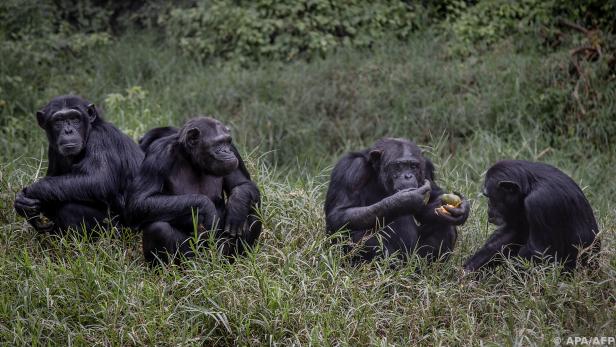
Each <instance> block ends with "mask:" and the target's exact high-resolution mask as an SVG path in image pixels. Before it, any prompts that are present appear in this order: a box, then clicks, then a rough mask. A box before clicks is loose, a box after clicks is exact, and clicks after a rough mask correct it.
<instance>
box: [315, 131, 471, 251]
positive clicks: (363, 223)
mask: <svg viewBox="0 0 616 347" xmlns="http://www.w3.org/2000/svg"><path fill="white" fill-rule="evenodd" d="M428 193H429V194H430V196H429V201H428V203H427V204H426V203H425V200H424V196H425V195H426V194H428ZM442 193H443V191H442V190H441V189H440V188H439V187H438V186H437V185H436V183H435V182H434V165H433V164H432V162H431V161H430V160H429V159H427V158H425V157H424V156H423V155H422V153H421V150H420V149H419V147H417V145H415V144H414V143H413V142H410V141H408V140H404V139H394V138H383V139H380V140H378V141H377V142H376V143H375V144H374V145H373V146H372V147H371V148H368V149H365V150H362V151H360V152H355V153H349V154H347V155H345V156H344V157H343V158H342V159H341V160H340V161H339V162H338V164H337V165H336V167H335V168H334V170H333V172H332V175H331V180H330V183H329V189H328V191H327V198H326V201H325V215H326V220H327V230H328V232H329V233H334V232H336V231H338V230H340V229H342V228H347V229H349V230H350V234H349V236H350V239H351V241H352V245H353V246H350V247H346V250H347V251H349V252H351V251H353V249H355V247H360V248H358V249H357V250H356V252H357V253H355V254H356V255H355V256H354V257H353V261H354V262H358V261H364V260H371V259H372V258H374V257H375V256H377V255H389V254H392V253H394V252H398V256H399V257H400V258H401V259H406V257H407V256H408V255H409V254H410V252H413V251H416V252H417V253H418V254H419V255H420V256H423V257H427V258H428V259H429V260H436V259H438V258H440V257H441V256H446V255H447V254H448V253H450V252H451V251H452V250H453V247H454V245H455V242H456V239H457V230H456V228H455V225H461V224H463V223H464V222H465V221H466V219H467V218H468V214H469V210H470V206H469V203H468V200H466V199H462V200H463V201H462V205H461V206H459V207H458V208H450V207H447V208H446V209H447V210H448V211H449V213H450V214H449V215H441V214H436V213H435V208H437V207H439V206H441V205H442V202H441V199H440V195H441V194H442Z"/></svg>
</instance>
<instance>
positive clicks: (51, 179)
mask: <svg viewBox="0 0 616 347" xmlns="http://www.w3.org/2000/svg"><path fill="white" fill-rule="evenodd" d="M119 168H120V163H119V162H118V160H117V159H115V158H112V157H110V156H107V155H105V154H102V153H101V152H100V151H99V152H98V153H96V151H92V153H90V154H89V155H88V156H87V157H85V158H84V159H83V160H82V162H80V163H79V164H76V165H74V172H73V173H69V174H66V175H61V176H46V177H43V178H42V179H40V180H39V181H37V182H35V183H34V184H32V185H30V186H29V187H27V188H25V189H24V194H25V195H26V196H27V197H29V198H33V199H38V200H40V201H41V202H43V203H48V202H65V201H90V202H96V201H110V200H111V199H112V197H113V196H114V195H116V194H118V192H117V186H118V184H117V182H115V179H116V177H117V176H118V175H117V173H116V170H118V169H119Z"/></svg>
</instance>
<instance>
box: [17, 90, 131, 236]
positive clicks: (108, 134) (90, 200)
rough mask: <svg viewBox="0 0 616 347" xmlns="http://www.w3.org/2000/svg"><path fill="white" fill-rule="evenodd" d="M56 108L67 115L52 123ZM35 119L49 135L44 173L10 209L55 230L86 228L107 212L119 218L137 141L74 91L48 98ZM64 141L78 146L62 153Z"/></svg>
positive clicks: (48, 228) (92, 226)
mask: <svg viewBox="0 0 616 347" xmlns="http://www.w3.org/2000/svg"><path fill="white" fill-rule="evenodd" d="M59 114H71V115H72V116H73V120H72V121H65V122H64V123H62V122H60V123H62V124H63V125H62V124H60V125H58V124H54V121H53V120H52V118H53V119H56V118H55V117H56V116H57V115H59ZM37 120H38V122H39V125H40V126H41V127H42V128H43V129H45V131H46V133H47V137H48V139H49V146H48V168H47V175H46V176H45V177H44V178H42V179H40V180H39V181H37V182H35V183H34V184H32V185H30V186H28V187H26V188H24V190H23V191H22V192H21V193H19V194H18V196H17V198H16V201H15V209H16V211H17V212H18V213H19V214H21V215H22V216H25V217H27V218H28V219H29V221H30V223H31V224H32V225H33V226H34V227H35V228H36V229H38V230H39V231H54V232H59V231H63V230H66V229H67V228H69V227H74V228H77V227H79V226H80V225H81V223H84V224H85V226H86V229H88V230H91V229H92V228H94V227H95V226H96V224H97V223H100V222H102V221H103V219H104V218H106V217H108V216H111V217H115V216H119V217H120V218H119V220H117V219H116V222H123V221H125V217H126V216H125V215H124V214H123V211H124V208H125V191H126V188H127V186H128V185H129V183H130V182H131V181H132V179H133V177H134V176H135V174H136V173H137V170H138V168H139V165H140V164H141V161H142V160H143V152H142V151H141V150H140V149H139V146H137V144H136V143H135V142H133V141H132V140H131V139H130V138H129V137H128V136H126V135H125V134H123V133H122V132H121V131H120V130H118V129H117V128H116V127H115V126H113V125H112V124H111V123H108V122H106V121H105V120H104V119H103V118H102V117H101V115H100V112H99V111H98V110H97V109H96V108H95V107H94V105H92V104H91V103H90V102H89V101H87V100H85V99H83V98H81V97H79V96H59V97H56V98H54V99H52V100H51V101H50V102H49V103H48V104H47V105H46V106H45V107H44V108H43V109H42V110H41V111H39V112H37ZM71 122H72V123H71ZM56 123H57V122H56ZM66 141H69V142H71V143H73V144H81V145H82V146H81V147H80V146H78V145H75V146H73V147H71V150H70V154H67V152H66V151H67V150H62V146H61V145H58V144H62V143H65V142H66ZM73 152H75V153H73ZM41 214H42V215H43V216H45V217H46V218H48V219H49V220H50V221H51V223H46V222H44V221H42V218H39V217H40V216H41Z"/></svg>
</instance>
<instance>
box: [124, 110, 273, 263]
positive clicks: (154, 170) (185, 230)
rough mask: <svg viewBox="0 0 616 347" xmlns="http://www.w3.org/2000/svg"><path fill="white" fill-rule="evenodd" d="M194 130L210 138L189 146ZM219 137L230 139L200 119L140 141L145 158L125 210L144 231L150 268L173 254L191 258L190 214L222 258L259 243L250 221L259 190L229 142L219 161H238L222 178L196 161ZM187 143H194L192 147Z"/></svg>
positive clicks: (154, 132)
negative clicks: (211, 238)
mask: <svg viewBox="0 0 616 347" xmlns="http://www.w3.org/2000/svg"><path fill="white" fill-rule="evenodd" d="M194 128H199V129H201V131H202V132H203V133H206V132H209V134H210V135H207V136H205V137H202V138H201V140H190V138H189V137H190V130H191V129H194ZM220 136H222V137H228V130H227V129H226V127H224V126H223V125H222V124H221V123H220V122H218V121H216V120H214V119H211V118H205V117H201V118H195V119H192V120H189V121H188V122H187V123H186V125H185V126H184V127H183V128H182V129H177V128H170V127H166V128H156V129H152V130H151V131H149V132H148V133H147V134H146V135H144V136H143V138H142V139H141V141H140V144H141V146H142V148H143V149H144V150H145V151H146V157H145V159H144V161H143V165H142V167H141V170H140V173H139V175H138V177H137V179H136V180H135V181H134V184H133V185H132V187H131V189H130V208H129V209H130V211H131V215H132V216H133V218H134V220H135V223H139V225H140V226H141V228H142V229H143V247H144V256H145V258H146V260H147V261H148V262H150V263H154V262H155V261H156V257H160V258H161V259H163V260H166V259H167V253H170V254H173V253H175V252H176V251H179V253H181V254H183V255H186V256H190V255H191V251H190V247H189V246H188V242H187V241H188V240H189V239H190V237H191V236H192V235H193V234H194V231H195V228H194V225H193V217H192V216H193V213H194V212H197V216H196V217H197V224H198V232H207V231H210V230H214V232H215V236H216V238H217V239H218V240H219V241H220V245H221V247H222V248H223V253H225V254H241V253H243V252H244V246H245V245H248V246H251V245H253V244H254V243H255V242H256V240H257V238H258V237H259V234H260V233H261V223H260V221H259V220H258V219H257V218H256V217H255V216H254V212H255V211H254V209H255V208H256V207H257V206H258V205H259V203H260V194H259V190H258V188H257V186H256V185H255V184H254V183H253V182H252V181H251V180H250V174H249V173H248V170H247V169H246V166H245V165H244V162H243V161H242V159H241V157H240V155H239V153H238V152H237V150H236V149H235V147H234V146H233V144H231V142H230V137H228V139H227V141H229V142H228V143H227V145H228V149H229V150H230V153H229V152H227V155H226V157H225V158H223V161H224V160H234V159H236V160H237V161H236V163H237V166H236V167H235V169H232V170H231V171H230V172H228V173H225V174H222V175H221V174H218V173H215V172H213V171H212V170H210V167H211V165H213V162H212V160H211V159H205V158H204V159H203V160H198V159H195V158H197V157H195V156H196V155H198V153H197V152H199V151H201V152H202V153H201V154H199V155H205V154H204V153H205V152H204V151H206V150H207V149H208V146H209V145H206V144H205V143H206V142H207V141H209V139H213V138H217V137H220ZM189 141H198V143H197V142H195V144H193V145H192V146H194V147H190V145H189V144H187V143H188V142H189ZM199 141H200V142H199ZM225 146H226V145H225ZM223 147H224V146H223ZM199 148H201V149H199ZM224 148H227V147H224ZM224 148H223V151H224V150H225V149H224ZM196 160H198V161H199V162H198V163H195V161H196Z"/></svg>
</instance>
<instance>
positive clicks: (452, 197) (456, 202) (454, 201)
mask: <svg viewBox="0 0 616 347" xmlns="http://www.w3.org/2000/svg"><path fill="white" fill-rule="evenodd" d="M441 201H443V204H444V205H452V206H453V207H458V206H460V205H462V199H461V198H460V197H459V196H457V195H456V194H443V195H441Z"/></svg>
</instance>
